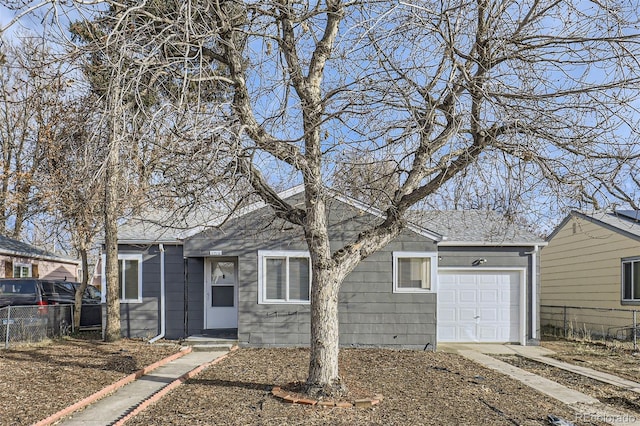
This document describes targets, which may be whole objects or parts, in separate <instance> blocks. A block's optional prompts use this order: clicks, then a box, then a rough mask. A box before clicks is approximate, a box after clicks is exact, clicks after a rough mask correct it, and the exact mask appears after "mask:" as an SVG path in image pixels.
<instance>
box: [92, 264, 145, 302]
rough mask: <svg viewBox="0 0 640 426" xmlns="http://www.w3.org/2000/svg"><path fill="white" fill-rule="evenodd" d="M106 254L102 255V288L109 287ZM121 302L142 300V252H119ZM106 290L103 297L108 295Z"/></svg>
mask: <svg viewBox="0 0 640 426" xmlns="http://www.w3.org/2000/svg"><path fill="white" fill-rule="evenodd" d="M106 263H107V262H106V256H105V255H102V288H104V289H106V288H107V282H106V281H107V280H106V274H105V265H106ZM118 278H119V282H120V302H129V303H130V302H142V254H118ZM106 293H107V292H106V291H105V292H104V293H103V297H106Z"/></svg>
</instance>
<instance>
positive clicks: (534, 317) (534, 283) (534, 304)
mask: <svg viewBox="0 0 640 426" xmlns="http://www.w3.org/2000/svg"><path fill="white" fill-rule="evenodd" d="M538 251H539V246H538V244H536V245H534V246H533V251H528V252H525V254H530V255H531V339H537V338H538Z"/></svg>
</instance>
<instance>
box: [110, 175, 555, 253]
mask: <svg viewBox="0 0 640 426" xmlns="http://www.w3.org/2000/svg"><path fill="white" fill-rule="evenodd" d="M302 190H303V188H302V186H298V187H294V188H291V189H289V190H287V191H284V192H282V193H281V194H280V196H281V197H283V198H284V199H286V198H288V197H291V196H294V195H296V194H299V193H301V192H302ZM334 196H336V197H337V198H338V199H340V200H341V201H343V202H347V203H353V205H354V206H355V207H357V208H360V209H365V210H368V207H369V206H366V205H363V204H362V203H360V202H357V201H354V200H351V199H349V198H348V197H344V196H340V195H339V194H337V193H336V194H334ZM261 207H264V203H261V202H259V203H255V204H252V205H249V206H247V207H246V208H245V209H243V210H240V211H238V212H237V213H236V214H234V215H233V216H234V217H238V216H242V215H243V214H244V213H245V212H249V211H253V210H255V209H257V208H261ZM185 216H186V217H185ZM225 217H226V216H225V215H224V214H222V213H221V212H219V211H217V212H216V211H213V210H200V211H194V212H190V213H189V214H188V215H184V214H182V215H179V214H175V213H173V212H169V211H161V210H155V211H152V212H150V213H146V214H145V215H143V216H140V217H134V218H131V219H129V220H127V221H126V222H125V223H124V224H122V225H120V227H119V228H118V240H119V241H120V242H121V243H127V242H128V243H149V244H150V243H170V242H172V243H173V242H175V243H178V242H180V241H182V240H184V239H186V238H189V237H190V236H192V235H195V234H197V233H198V232H200V231H202V230H204V229H206V228H207V227H211V226H216V225H218V224H220V222H221V220H222V219H224V218H225ZM408 220H409V222H410V224H411V225H415V226H418V227H420V228H423V229H424V230H425V231H426V234H429V235H427V236H431V237H439V236H442V238H436V239H437V240H441V241H440V244H442V245H493V246H499V245H526V246H530V245H533V244H546V243H545V241H544V239H543V238H541V237H540V236H538V235H536V234H534V233H533V232H530V231H529V230H528V229H526V228H525V227H524V226H520V225H518V224H516V223H514V222H513V221H509V220H508V219H507V218H506V217H505V216H504V215H501V214H499V213H497V212H494V211H487V210H446V211H437V210H432V211H413V212H411V213H410V215H409V217H408Z"/></svg>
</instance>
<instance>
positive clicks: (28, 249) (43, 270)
mask: <svg viewBox="0 0 640 426" xmlns="http://www.w3.org/2000/svg"><path fill="white" fill-rule="evenodd" d="M80 264H81V262H80V261H79V260H77V259H71V258H69V257H65V256H59V255H57V254H55V253H51V252H49V251H47V250H43V249H41V248H38V247H34V246H32V245H30V244H27V243H23V242H22V241H18V240H14V239H13V238H9V237H6V236H4V235H0V277H2V278H20V277H22V278H24V277H34V278H44V279H53V280H64V279H66V280H69V281H76V280H77V279H78V277H79V273H80V268H81V266H80Z"/></svg>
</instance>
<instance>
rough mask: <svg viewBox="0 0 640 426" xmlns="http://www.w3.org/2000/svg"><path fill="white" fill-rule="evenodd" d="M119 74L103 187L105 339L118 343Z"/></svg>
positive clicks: (112, 98)
mask: <svg viewBox="0 0 640 426" xmlns="http://www.w3.org/2000/svg"><path fill="white" fill-rule="evenodd" d="M117 77H119V74H118V72H116V78H113V79H112V82H111V87H110V94H109V98H110V106H109V109H110V111H109V114H110V116H109V120H110V133H111V137H110V143H109V153H108V154H107V164H106V167H105V186H104V240H105V255H106V256H105V257H106V260H105V278H106V283H107V324H106V327H105V333H104V340H105V341H107V342H114V341H116V340H120V338H121V330H120V280H119V275H118V222H117V220H118V198H119V197H118V171H119V168H120V137H121V135H122V129H121V124H120V117H119V116H118V114H119V113H120V112H121V111H122V103H121V98H120V96H118V95H119V91H120V87H119V86H120V85H119V84H118V83H119V80H120V79H119V78H117Z"/></svg>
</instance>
